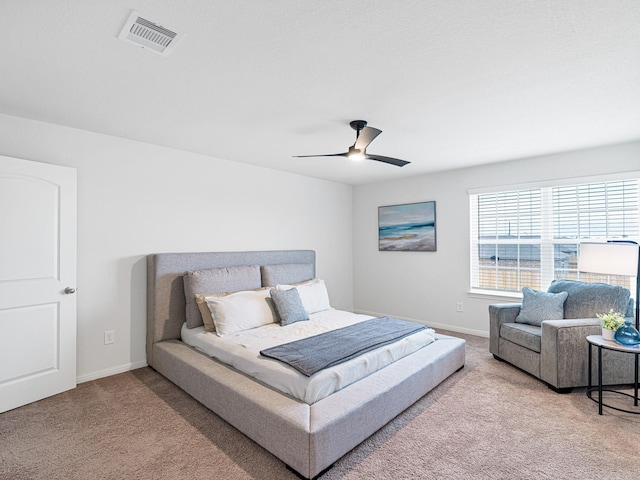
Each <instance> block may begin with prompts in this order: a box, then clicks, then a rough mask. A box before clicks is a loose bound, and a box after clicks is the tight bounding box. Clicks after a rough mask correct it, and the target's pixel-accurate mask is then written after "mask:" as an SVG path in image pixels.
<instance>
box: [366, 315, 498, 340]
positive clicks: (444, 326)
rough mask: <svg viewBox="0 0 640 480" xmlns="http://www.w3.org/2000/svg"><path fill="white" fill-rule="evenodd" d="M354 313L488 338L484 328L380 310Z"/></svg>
mask: <svg viewBox="0 0 640 480" xmlns="http://www.w3.org/2000/svg"><path fill="white" fill-rule="evenodd" d="M354 312H355V313H362V314H363V315H371V316H372V317H385V316H387V317H394V318H399V319H400V320H409V321H410V322H417V323H422V324H425V325H429V326H430V327H432V328H434V329H436V330H437V329H439V328H440V329H442V330H449V331H450V332H458V333H465V334H467V335H475V336H476V337H484V338H489V332H485V331H484V330H472V329H470V328H461V327H458V326H455V325H449V324H445V323H436V322H428V323H427V322H425V321H424V320H420V319H417V318H409V317H399V316H397V315H392V314H390V313H382V312H370V311H368V310H354Z"/></svg>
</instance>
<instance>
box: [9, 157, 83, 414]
mask: <svg viewBox="0 0 640 480" xmlns="http://www.w3.org/2000/svg"><path fill="white" fill-rule="evenodd" d="M75 288H76V170H75V169H73V168H68V167H61V166H58V165H50V164H46V163H39V162H30V161H27V160H18V159H15V158H9V157H3V156H0V412H4V411H7V410H10V409H12V408H16V407H19V406H21V405H25V404H27V403H30V402H34V401H36V400H40V399H42V398H45V397H48V396H51V395H55V394H56V393H60V392H63V391H65V390H69V389H71V388H74V387H75V386H76V295H75Z"/></svg>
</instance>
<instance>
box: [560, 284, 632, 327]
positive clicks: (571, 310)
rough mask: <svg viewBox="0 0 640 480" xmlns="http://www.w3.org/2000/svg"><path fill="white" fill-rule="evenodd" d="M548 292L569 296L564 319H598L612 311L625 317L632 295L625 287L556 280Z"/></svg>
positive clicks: (565, 305)
mask: <svg viewBox="0 0 640 480" xmlns="http://www.w3.org/2000/svg"><path fill="white" fill-rule="evenodd" d="M547 291H548V292H550V293H559V292H567V293H568V294H569V297H568V298H567V301H566V302H565V304H564V318H596V314H598V313H607V312H608V311H609V310H611V309H613V311H614V312H619V313H621V314H622V315H624V314H625V313H626V312H627V308H628V305H629V296H630V295H631V292H629V290H627V289H626V288H624V287H618V286H614V285H607V284H606V283H585V282H576V281H574V280H556V281H554V282H552V283H551V285H550V286H549V288H548V289H547Z"/></svg>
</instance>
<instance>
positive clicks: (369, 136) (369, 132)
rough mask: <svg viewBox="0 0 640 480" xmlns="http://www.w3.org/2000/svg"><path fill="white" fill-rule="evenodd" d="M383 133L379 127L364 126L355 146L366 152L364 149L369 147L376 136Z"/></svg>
mask: <svg viewBox="0 0 640 480" xmlns="http://www.w3.org/2000/svg"><path fill="white" fill-rule="evenodd" d="M381 133H382V130H378V129H377V128H373V127H364V128H363V129H362V130H360V135H358V138H357V139H356V143H354V144H353V147H354V148H356V149H358V150H362V151H363V152H364V149H365V148H367V146H368V145H369V144H370V143H371V142H373V140H374V138H376V137H377V136H378V135H380V134H381Z"/></svg>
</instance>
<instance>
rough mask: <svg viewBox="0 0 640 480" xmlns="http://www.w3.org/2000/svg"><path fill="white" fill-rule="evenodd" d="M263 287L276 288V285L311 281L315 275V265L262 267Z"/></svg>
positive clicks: (300, 264) (293, 264) (285, 264)
mask: <svg viewBox="0 0 640 480" xmlns="http://www.w3.org/2000/svg"><path fill="white" fill-rule="evenodd" d="M260 272H261V274H262V285H263V286H265V287H275V286H276V285H282V284H290V283H300V282H304V281H306V280H311V279H312V278H313V277H314V275H315V266H314V264H313V263H283V264H280V265H263V266H261V267H260Z"/></svg>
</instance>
